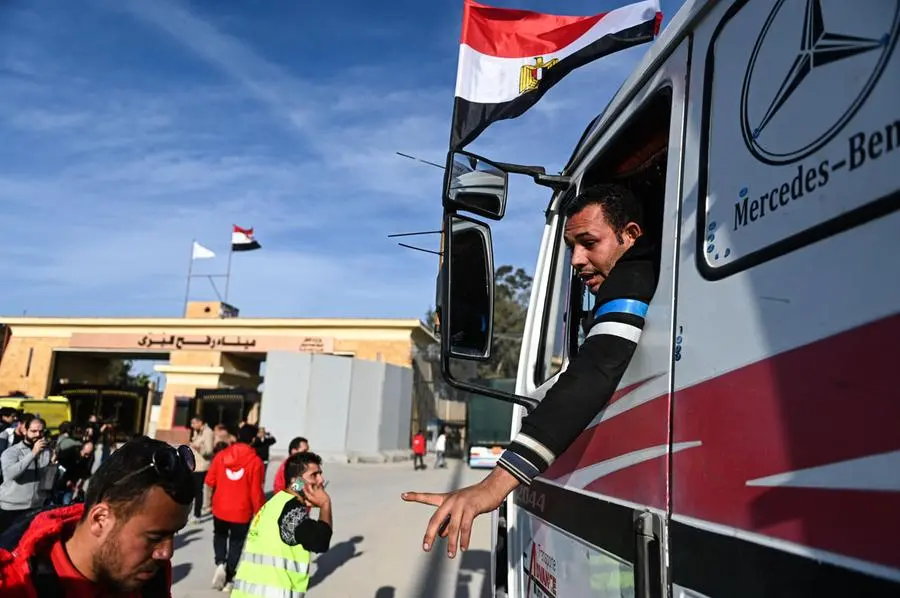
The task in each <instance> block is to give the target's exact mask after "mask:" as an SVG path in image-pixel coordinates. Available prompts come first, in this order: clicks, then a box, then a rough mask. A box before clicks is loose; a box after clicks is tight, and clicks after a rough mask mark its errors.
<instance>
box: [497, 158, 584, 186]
mask: <svg viewBox="0 0 900 598" xmlns="http://www.w3.org/2000/svg"><path fill="white" fill-rule="evenodd" d="M497 166H498V167H499V168H502V169H503V170H505V171H506V172H508V173H511V174H524V175H526V176H530V177H531V178H532V179H534V182H535V183H537V184H538V185H541V186H542V187H550V188H551V189H553V190H555V191H562V190H565V189H568V188H569V187H570V186H571V185H572V177H569V176H563V175H561V174H547V170H546V169H545V168H544V167H543V166H522V165H521V164H510V163H509V162H497Z"/></svg>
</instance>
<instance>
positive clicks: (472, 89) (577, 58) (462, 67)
mask: <svg viewBox="0 0 900 598" xmlns="http://www.w3.org/2000/svg"><path fill="white" fill-rule="evenodd" d="M661 22H662V12H660V8H659V0H642V1H640V2H635V3H634V4H629V5H627V6H623V7H622V8H617V9H615V10H612V11H610V12H607V13H602V14H599V15H594V16H590V17H564V16H557V15H548V14H541V13H537V12H532V11H528V10H514V9H508V8H493V7H490V6H485V5H483V4H478V3H477V2H474V0H465V7H464V9H463V25H462V39H461V41H460V46H459V64H458V66H457V72H456V97H455V101H454V105H453V129H452V132H451V135H450V147H451V149H454V150H458V149H461V148H462V147H463V146H465V145H467V144H469V143H471V142H472V141H474V140H475V138H476V137H478V135H480V134H481V132H482V131H484V130H485V129H486V128H487V127H488V125H490V124H491V123H492V122H495V121H498V120H504V119H509V118H516V117H517V116H520V115H522V114H523V113H524V112H525V111H526V110H528V109H529V108H530V107H532V106H533V105H534V104H535V103H537V101H538V100H540V99H541V96H543V95H544V93H545V92H546V91H547V90H548V89H550V88H551V87H553V85H555V84H556V83H557V82H558V81H559V80H560V79H562V78H563V77H565V76H566V75H567V74H569V73H570V72H571V71H573V70H574V69H576V68H578V67H580V66H582V65H585V64H587V63H589V62H591V61H593V60H597V59H598V58H602V57H604V56H606V55H608V54H612V53H613V52H618V51H619V50H624V49H626V48H630V47H631V46H635V45H638V44H643V43H646V42H649V41H652V40H653V38H654V36H655V35H656V34H657V33H659V26H660V23H661Z"/></svg>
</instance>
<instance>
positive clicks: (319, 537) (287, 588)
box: [231, 452, 332, 598]
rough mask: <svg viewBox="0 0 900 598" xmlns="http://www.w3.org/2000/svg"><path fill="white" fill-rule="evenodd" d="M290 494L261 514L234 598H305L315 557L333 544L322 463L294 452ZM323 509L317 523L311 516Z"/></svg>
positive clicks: (255, 522) (251, 534) (244, 556)
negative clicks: (256, 597)
mask: <svg viewBox="0 0 900 598" xmlns="http://www.w3.org/2000/svg"><path fill="white" fill-rule="evenodd" d="M285 463H286V465H285V469H284V477H285V480H284V482H285V486H286V489H285V490H282V491H281V492H279V493H277V494H276V495H275V496H273V497H272V498H271V499H269V502H267V503H266V504H265V506H263V508H262V509H261V510H260V511H259V513H257V515H256V517H254V519H253V524H252V525H251V527H250V532H249V534H248V535H247V542H246V544H245V545H244V552H243V554H242V556H241V561H240V564H239V565H238V570H237V575H236V576H235V578H234V589H233V590H232V592H231V596H232V598H250V597H252V596H267V597H273V598H275V597H278V598H280V597H284V598H292V597H294V596H305V594H306V590H307V588H308V586H309V577H310V556H311V553H314V552H315V553H322V552H325V551H327V550H328V548H329V546H330V545H331V535H332V512H331V497H329V496H328V494H327V493H326V492H325V483H324V480H323V478H322V458H321V457H319V456H318V455H316V454H315V453H309V452H304V453H296V454H294V455H292V456H291V457H289V458H288V459H287V461H285ZM313 508H318V509H319V518H318V519H312V518H311V517H310V511H311V510H312V509H313Z"/></svg>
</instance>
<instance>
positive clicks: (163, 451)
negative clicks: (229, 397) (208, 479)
mask: <svg viewBox="0 0 900 598" xmlns="http://www.w3.org/2000/svg"><path fill="white" fill-rule="evenodd" d="M192 457H193V455H192V454H191V451H190V448H188V447H186V446H184V447H179V448H178V449H175V448H173V447H171V446H169V445H168V444H166V443H164V442H161V441H159V440H154V439H151V438H147V437H142V438H137V439H135V440H132V441H130V442H128V443H127V444H125V445H124V446H122V448H120V449H119V450H117V451H116V452H114V453H112V455H110V457H109V458H108V459H107V460H106V461H105V462H104V463H103V465H101V466H100V468H99V469H98V470H97V472H96V473H95V474H94V475H93V476H91V483H90V486H89V487H88V491H87V496H86V497H85V502H84V503H83V504H76V505H71V506H67V507H60V508H49V509H47V508H38V509H34V510H32V511H29V512H26V513H24V514H23V515H22V516H21V517H20V518H19V519H17V520H16V521H15V522H14V523H13V524H12V525H11V526H10V527H9V529H7V530H6V532H4V534H3V535H2V536H0V596H3V598H58V597H65V598H89V597H91V598H93V597H97V596H102V597H104V598H112V597H115V598H171V587H172V565H171V561H170V559H171V558H172V552H173V549H174V536H175V533H176V532H177V531H178V530H180V529H182V528H183V527H184V526H185V525H186V524H187V519H188V513H189V511H190V505H191V502H192V501H193V500H194V488H193V486H192V485H191V480H192V476H191V474H192V472H193V458H192Z"/></svg>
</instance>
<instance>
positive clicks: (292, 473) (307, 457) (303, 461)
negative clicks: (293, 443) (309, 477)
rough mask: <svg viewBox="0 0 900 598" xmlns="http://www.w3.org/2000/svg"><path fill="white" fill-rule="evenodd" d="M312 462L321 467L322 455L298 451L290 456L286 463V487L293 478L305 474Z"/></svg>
mask: <svg viewBox="0 0 900 598" xmlns="http://www.w3.org/2000/svg"><path fill="white" fill-rule="evenodd" d="M312 464H316V465H318V466H319V467H321V466H322V457H320V456H319V455H317V454H316V453H310V452H306V453H296V454H293V455H291V456H290V457H288V458H287V461H285V463H284V487H285V488H287V487H288V486H290V484H291V480H293V479H294V478H296V477H298V476H301V475H303V474H304V473H305V472H306V468H307V467H309V466H310V465H312Z"/></svg>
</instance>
